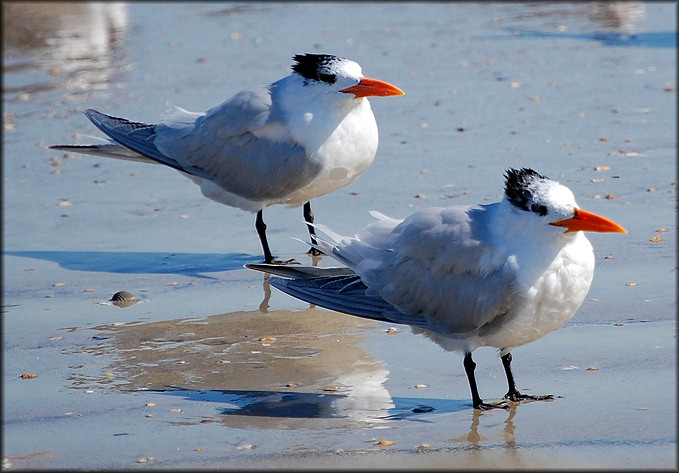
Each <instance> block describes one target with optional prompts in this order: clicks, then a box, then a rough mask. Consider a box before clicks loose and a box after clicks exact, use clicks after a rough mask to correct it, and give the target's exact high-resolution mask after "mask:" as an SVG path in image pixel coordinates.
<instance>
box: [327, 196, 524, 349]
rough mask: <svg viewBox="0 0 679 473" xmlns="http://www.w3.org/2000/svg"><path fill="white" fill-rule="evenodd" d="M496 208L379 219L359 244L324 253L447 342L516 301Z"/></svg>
mask: <svg viewBox="0 0 679 473" xmlns="http://www.w3.org/2000/svg"><path fill="white" fill-rule="evenodd" d="M494 209H495V207H494V206H493V205H492V204H491V205H487V206H480V207H474V208H469V207H449V208H445V209H444V208H430V209H425V210H422V211H419V212H416V213H415V214H413V215H411V216H410V217H408V218H406V219H405V220H403V221H402V222H399V221H397V220H391V219H387V218H386V217H382V216H379V215H377V216H378V218H379V220H378V222H376V223H375V224H371V225H369V226H368V227H366V228H364V229H363V230H362V231H361V232H359V233H358V234H357V236H356V237H355V238H344V239H341V240H340V239H339V238H338V237H337V236H335V237H333V238H332V239H333V242H334V243H331V244H329V245H331V250H332V252H327V253H326V254H330V255H332V256H333V257H338V258H339V259H340V260H341V261H342V262H344V263H346V264H347V265H348V266H350V267H351V268H352V269H354V270H355V272H356V274H358V275H360V277H361V279H362V281H363V282H364V283H365V285H366V286H368V287H369V288H370V289H371V290H372V291H374V292H375V293H376V294H379V295H380V297H381V298H382V299H384V300H385V301H387V302H388V303H389V304H390V305H391V306H393V307H394V308H395V309H396V310H398V311H400V312H401V313H403V314H409V315H410V316H411V317H413V318H419V319H421V320H422V321H421V322H420V323H419V324H417V323H416V324H412V325H418V326H425V325H427V326H429V328H430V329H431V330H433V331H435V332H438V333H442V334H446V335H452V334H462V333H468V332H473V331H475V330H478V329H479V328H481V327H483V326H484V325H486V324H489V323H492V322H493V320H495V319H496V318H497V317H501V316H503V315H504V314H506V313H507V311H508V310H509V309H510V307H511V305H512V303H513V302H515V301H516V299H517V297H519V296H518V294H517V292H516V290H515V288H514V277H515V268H514V267H513V266H512V263H511V259H508V255H506V254H505V253H504V252H503V251H502V249H501V248H498V247H497V246H496V245H495V244H494V243H493V241H492V237H491V235H490V233H489V232H488V225H489V220H488V219H489V213H491V212H493V211H494ZM319 228H320V229H321V230H324V229H323V228H322V227H319ZM319 241H320V240H319Z"/></svg>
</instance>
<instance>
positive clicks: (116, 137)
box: [57, 108, 190, 173]
mask: <svg viewBox="0 0 679 473" xmlns="http://www.w3.org/2000/svg"><path fill="white" fill-rule="evenodd" d="M84 113H85V116H87V118H89V120H90V121H91V122H92V123H93V124H94V126H96V127H97V128H99V130H101V131H102V132H103V133H104V134H106V135H107V136H108V137H109V138H111V139H112V140H113V141H114V142H115V143H118V144H120V145H123V146H124V147H125V148H128V149H130V150H132V151H134V152H136V153H139V154H141V155H143V156H146V157H148V158H150V159H152V160H153V161H156V162H158V163H160V164H165V165H166V166H170V167H171V168H174V169H176V170H177V171H182V172H189V171H188V170H187V169H185V168H184V167H183V166H182V165H181V164H179V163H178V162H177V161H176V160H174V159H172V158H171V157H169V156H166V155H165V154H163V153H161V152H160V150H159V149H158V148H157V147H156V146H155V145H154V143H153V141H154V139H155V137H156V131H155V130H156V126H155V125H149V124H146V123H138V122H133V121H130V120H126V119H125V118H118V117H112V116H110V115H106V114H105V113H101V112H98V111H96V110H94V109H91V108H88V109H87V110H85V112H84ZM104 146H105V145H104ZM85 148H87V146H86V147H85ZM96 148H97V149H99V150H101V151H103V152H106V151H109V152H111V151H113V152H115V151H116V150H115V145H112V146H111V145H109V146H108V149H102V147H101V146H97V147H96ZM57 149H58V148H57ZM76 149H77V148H76ZM81 151H85V150H81ZM89 154H93V153H92V152H90V153H89ZM119 154H124V153H122V152H119ZM101 155H104V156H110V154H109V155H107V154H103V153H102V154H101ZM111 157H113V156H111ZM123 159H124V158H123ZM189 173H190V172H189Z"/></svg>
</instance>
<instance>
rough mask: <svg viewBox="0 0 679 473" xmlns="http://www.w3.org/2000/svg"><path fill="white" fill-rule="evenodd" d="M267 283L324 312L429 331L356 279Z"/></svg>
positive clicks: (338, 277) (417, 318) (270, 280)
mask: <svg viewBox="0 0 679 473" xmlns="http://www.w3.org/2000/svg"><path fill="white" fill-rule="evenodd" d="M269 283H270V284H271V285H272V286H274V287H275V288H277V289H279V290H281V291H283V292H285V293H286V294H289V295H291V296H292V297H295V298H297V299H301V300H303V301H306V302H309V303H310V304H315V305H318V306H321V307H325V308H326V309H330V310H336V311H338V312H344V313H345V314H350V315H355V316H358V317H363V318H365V319H371V320H378V321H383V322H393V323H397V324H405V325H411V326H416V327H420V328H423V329H428V330H431V329H432V327H431V326H429V324H428V323H427V322H426V321H425V320H424V319H422V318H421V317H411V316H409V315H407V314H403V313H402V312H399V311H398V310H396V309H395V308H394V307H393V306H392V305H390V304H389V303H387V302H386V301H385V300H384V299H382V298H381V297H380V296H378V295H377V294H375V293H374V292H373V291H370V290H369V289H368V288H367V287H366V286H365V284H363V281H361V279H360V278H359V277H358V276H356V275H353V276H334V277H332V276H327V277H315V278H314V277H312V278H309V277H305V278H302V279H287V278H280V277H272V278H270V279H269Z"/></svg>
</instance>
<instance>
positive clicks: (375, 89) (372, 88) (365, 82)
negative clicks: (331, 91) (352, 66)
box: [340, 77, 404, 99]
mask: <svg viewBox="0 0 679 473" xmlns="http://www.w3.org/2000/svg"><path fill="white" fill-rule="evenodd" d="M340 92H344V93H346V94H354V95H355V96H356V97H355V98H357V99H358V98H361V97H387V96H389V95H403V94H404V92H403V91H402V90H401V89H399V88H398V87H396V86H395V85H391V84H389V83H387V82H382V81H381V80H377V79H370V78H368V77H364V78H363V79H361V81H360V82H359V83H358V84H356V85H354V86H351V87H347V88H346V89H342V90H340Z"/></svg>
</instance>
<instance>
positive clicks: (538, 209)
mask: <svg viewBox="0 0 679 473" xmlns="http://www.w3.org/2000/svg"><path fill="white" fill-rule="evenodd" d="M530 210H531V212H535V213H536V214H538V215H541V216H542V215H547V207H545V206H544V205H538V204H533V205H531V206H530Z"/></svg>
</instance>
